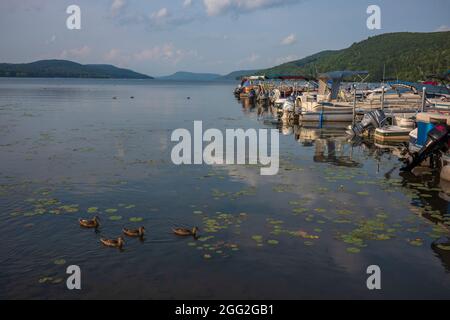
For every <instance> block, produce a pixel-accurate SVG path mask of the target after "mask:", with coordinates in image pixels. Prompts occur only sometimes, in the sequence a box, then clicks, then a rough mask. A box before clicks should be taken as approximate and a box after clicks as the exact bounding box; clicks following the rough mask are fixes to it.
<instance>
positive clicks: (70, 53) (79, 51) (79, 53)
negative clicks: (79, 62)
mask: <svg viewBox="0 0 450 320" xmlns="http://www.w3.org/2000/svg"><path fill="white" fill-rule="evenodd" d="M91 51H92V50H91V48H90V47H88V46H83V47H81V48H74V49H66V50H63V51H62V52H61V54H60V55H59V57H60V58H61V59H73V58H76V59H80V58H85V57H87V56H89V55H90V54H91Z"/></svg>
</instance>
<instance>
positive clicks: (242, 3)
mask: <svg viewBox="0 0 450 320" xmlns="http://www.w3.org/2000/svg"><path fill="white" fill-rule="evenodd" d="M300 1H301V0H203V4H204V6H205V8H206V12H207V14H208V15H209V16H217V15H220V14H223V13H227V12H230V11H235V12H237V13H239V12H251V11H255V10H259V9H265V8H270V7H274V6H281V5H287V4H293V3H298V2H300Z"/></svg>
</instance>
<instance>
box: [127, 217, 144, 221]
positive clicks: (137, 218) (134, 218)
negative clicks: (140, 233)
mask: <svg viewBox="0 0 450 320" xmlns="http://www.w3.org/2000/svg"><path fill="white" fill-rule="evenodd" d="M142 221H144V218H139V217H133V218H130V222H142Z"/></svg>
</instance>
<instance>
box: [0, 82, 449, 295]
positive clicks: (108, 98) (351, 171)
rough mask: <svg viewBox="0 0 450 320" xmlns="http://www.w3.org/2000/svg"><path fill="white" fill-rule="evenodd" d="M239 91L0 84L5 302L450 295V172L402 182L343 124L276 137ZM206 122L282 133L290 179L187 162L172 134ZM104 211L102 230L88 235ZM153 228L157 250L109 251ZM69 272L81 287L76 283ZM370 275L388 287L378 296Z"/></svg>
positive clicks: (265, 113) (385, 153)
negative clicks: (175, 152) (372, 269)
mask: <svg viewBox="0 0 450 320" xmlns="http://www.w3.org/2000/svg"><path fill="white" fill-rule="evenodd" d="M234 86H235V83H233V82H224V83H219V82H218V83H214V82H212V83H201V82H199V83H183V82H158V81H118V80H69V79H65V80H63V79H0V216H1V223H0V235H1V236H0V237H1V242H2V246H1V247H0V298H2V299H19V298H24V299H72V298H76V299H104V298H112V299H310V298H339V299H342V298H344V299H346V298H363V299H381V298H387V299H392V298H426V299H428V298H450V273H449V272H450V251H449V249H450V243H449V242H450V241H449V240H448V238H447V237H448V236H449V235H450V233H449V229H448V226H449V222H450V215H449V214H448V212H449V211H448V202H447V200H446V199H448V198H447V194H446V191H447V193H450V192H449V191H448V190H449V189H450V188H449V187H448V186H446V185H445V184H444V183H441V182H440V181H439V178H438V176H436V175H433V174H431V175H424V176H421V177H414V176H400V175H399V172H398V167H399V162H398V160H397V158H396V157H395V156H394V155H393V154H392V152H390V151H389V150H387V149H379V148H377V147H376V146H374V145H373V143H370V142H366V143H352V142H349V141H348V139H347V138H346V137H345V132H344V131H345V129H344V128H342V126H337V127H331V128H325V129H318V128H314V127H299V126H293V127H278V126H277V125H275V124H273V121H272V120H273V116H272V114H271V112H270V109H268V108H265V107H262V106H252V105H249V104H246V103H245V102H239V101H237V100H236V99H235V98H234V96H233V94H232V90H233V88H234ZM114 97H115V98H116V99H113V98H114ZM131 97H134V99H132V98H131ZM187 97H191V99H190V100H188V99H187ZM196 120H202V121H203V126H204V128H217V129H220V130H225V129H227V128H243V129H249V128H256V129H261V128H265V129H274V128H275V129H279V130H280V133H281V137H280V161H281V164H280V172H279V174H278V175H276V176H261V175H260V171H259V169H260V168H259V167H258V166H250V165H236V166H207V165H198V166H175V165H174V164H172V162H171V157H170V155H171V150H172V147H173V146H174V145H175V144H174V143H173V142H171V139H170V138H171V133H172V132H173V130H175V129H177V128H187V129H189V130H192V128H193V122H194V121H196ZM95 215H98V216H99V217H100V218H101V222H102V223H101V228H100V230H99V232H97V233H96V232H94V231H93V230H84V229H81V228H80V227H79V225H78V219H79V218H91V217H93V216H95ZM141 225H142V226H145V228H146V230H147V235H146V238H145V240H143V241H139V240H137V239H126V240H125V241H126V243H125V247H124V250H123V251H119V250H116V249H110V248H105V247H103V246H102V245H101V243H100V241H99V240H100V238H102V237H107V238H114V237H117V236H118V235H120V233H121V230H122V228H123V227H124V226H125V227H129V228H133V227H139V226H141ZM174 225H176V226H177V225H182V226H198V227H199V228H200V238H199V239H198V240H197V241H196V240H194V239H192V238H178V237H176V236H174V235H172V234H171V228H172V227H173V226H174ZM69 265H78V266H80V268H81V270H82V290H81V291H76V292H74V291H69V290H68V289H67V288H66V285H65V280H66V278H67V275H66V273H65V270H66V268H67V266H69ZM370 265H378V266H380V268H381V270H382V290H380V291H369V290H368V289H367V286H366V279H367V277H368V275H367V274H366V269H367V267H368V266H370Z"/></svg>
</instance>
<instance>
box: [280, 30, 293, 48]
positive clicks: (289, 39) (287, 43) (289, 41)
mask: <svg viewBox="0 0 450 320" xmlns="http://www.w3.org/2000/svg"><path fill="white" fill-rule="evenodd" d="M296 42H297V37H296V36H295V34H293V33H291V34H290V35H288V36H287V37H286V38H284V39H283V40H281V44H282V45H284V46H290V45H293V44H294V43H296Z"/></svg>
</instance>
